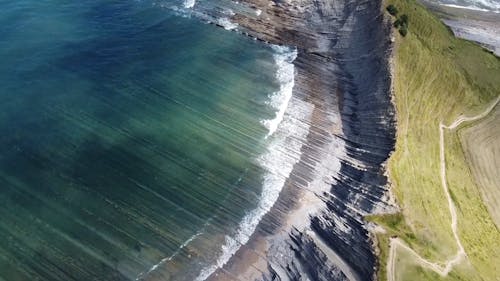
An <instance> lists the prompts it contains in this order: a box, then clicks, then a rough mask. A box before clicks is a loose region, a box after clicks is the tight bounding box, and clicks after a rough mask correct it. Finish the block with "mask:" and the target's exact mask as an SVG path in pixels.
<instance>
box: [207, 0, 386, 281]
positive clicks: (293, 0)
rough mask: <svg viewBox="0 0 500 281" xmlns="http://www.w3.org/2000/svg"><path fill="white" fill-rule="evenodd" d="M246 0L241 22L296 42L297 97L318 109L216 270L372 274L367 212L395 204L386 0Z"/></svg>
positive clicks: (264, 36)
mask: <svg viewBox="0 0 500 281" xmlns="http://www.w3.org/2000/svg"><path fill="white" fill-rule="evenodd" d="M242 2H243V5H244V6H243V7H245V8H242V9H240V10H235V12H236V14H234V15H232V19H231V20H232V21H233V22H236V23H238V25H239V28H238V29H239V31H241V32H242V33H245V34H248V35H249V36H252V37H255V38H257V39H259V40H263V41H267V42H270V43H273V44H280V45H291V46H296V47H297V49H298V57H297V59H296V61H295V66H296V71H297V74H296V84H295V85H296V86H295V88H294V99H297V100H299V101H300V102H304V103H307V104H308V105H309V106H311V107H312V108H313V113H312V117H311V119H310V120H299V121H302V122H310V130H309V135H308V136H307V143H305V144H304V145H303V146H302V149H301V159H300V161H299V162H298V163H297V164H296V165H295V167H294V170H293V172H292V173H291V175H290V176H289V178H288V180H287V182H286V184H285V187H284V188H283V190H282V192H281V194H280V198H279V199H278V202H277V203H276V204H275V205H274V207H273V209H272V210H271V212H269V213H268V214H267V215H266V216H265V218H264V219H263V220H262V221H261V223H260V225H259V227H258V231H257V232H256V233H254V235H253V237H252V239H251V240H250V242H249V243H248V244H247V245H246V246H243V247H242V248H241V249H240V250H239V251H238V253H237V254H236V255H235V256H234V257H233V258H232V260H231V262H229V263H228V264H227V265H226V266H225V267H224V268H223V269H221V270H219V271H218V272H216V274H213V275H212V277H211V279H213V280H226V279H240V280H250V279H255V280H374V279H376V275H375V274H376V267H377V257H376V255H375V251H374V246H373V241H372V238H371V235H370V232H369V230H368V227H367V223H366V222H365V220H364V219H363V216H365V215H367V214H374V213H382V212H391V211H393V210H394V208H395V207H394V205H393V204H392V203H391V200H390V196H389V190H388V186H387V178H386V176H385V175H384V172H385V169H384V163H385V161H386V160H387V158H388V156H389V154H390V153H391V151H392V150H393V148H394V142H395V124H394V122H395V120H394V109H393V107H392V103H391V90H390V85H391V81H390V71H389V62H388V59H389V56H390V51H391V42H390V28H391V27H390V23H389V22H387V21H386V19H385V18H384V15H383V12H382V9H381V7H380V5H381V1H374V0H333V1H327V0H290V1H274V2H269V1H263V0H244V1H242ZM221 5H222V4H221ZM221 10H222V8H221ZM336 165H337V166H338V167H333V166H336ZM318 178H319V180H318ZM324 186H327V188H324ZM304 198H305V199H304ZM308 198H309V199H308ZM304 200H306V201H308V202H304ZM311 202H313V203H311ZM304 206H305V207H304ZM310 206H314V207H313V208H311V207H310ZM304 209H306V210H305V211H304ZM301 216H302V217H303V219H302V220H301V219H300V217H301ZM297 218H299V219H297Z"/></svg>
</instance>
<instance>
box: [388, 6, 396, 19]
mask: <svg viewBox="0 0 500 281" xmlns="http://www.w3.org/2000/svg"><path fill="white" fill-rule="evenodd" d="M387 11H388V12H389V14H391V15H393V16H397V14H398V8H396V6H394V5H392V4H391V5H389V6H387Z"/></svg>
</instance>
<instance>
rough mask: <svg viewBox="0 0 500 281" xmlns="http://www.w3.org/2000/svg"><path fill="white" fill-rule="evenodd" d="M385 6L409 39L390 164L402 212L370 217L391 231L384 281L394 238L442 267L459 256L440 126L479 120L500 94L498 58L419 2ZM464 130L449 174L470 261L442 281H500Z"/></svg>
mask: <svg viewBox="0 0 500 281" xmlns="http://www.w3.org/2000/svg"><path fill="white" fill-rule="evenodd" d="M385 4H386V5H389V4H393V5H395V6H396V7H397V8H398V10H399V15H402V14H406V15H408V18H409V27H408V34H407V35H406V37H401V36H400V35H399V34H397V33H396V32H395V33H394V34H395V36H396V49H395V57H394V102H395V106H396V110H397V116H398V133H397V134H398V135H397V142H396V151H395V152H394V154H393V155H392V156H391V158H390V160H389V163H388V171H389V174H390V179H391V182H392V185H393V192H394V193H395V195H396V198H397V200H398V203H399V205H400V206H401V208H402V214H399V215H390V216H383V217H371V218H369V219H370V220H373V221H376V222H378V223H379V224H381V225H383V226H385V228H386V229H387V233H386V234H380V235H379V237H378V238H379V246H380V250H381V264H380V270H379V275H380V279H382V280H385V278H386V268H385V264H386V260H385V258H386V257H387V251H388V241H387V238H388V237H390V236H398V237H400V238H402V239H403V240H404V241H405V242H406V243H407V244H408V245H410V246H411V247H412V248H413V249H414V250H415V251H416V252H417V253H418V254H419V255H420V256H422V257H424V258H426V259H428V260H429V261H432V262H440V261H443V262H444V261H446V260H447V259H449V258H451V257H452V256H453V255H454V254H455V253H456V252H457V244H456V241H455V239H454V237H453V233H452V230H451V227H450V222H451V216H450V212H449V209H448V204H447V201H446V197H445V193H444V191H443V187H442V185H441V180H440V172H439V171H440V158H439V123H440V122H441V121H442V122H443V123H444V124H446V125H449V124H450V123H451V122H453V121H454V120H455V119H456V118H457V117H458V116H459V115H461V114H465V115H468V116H472V115H475V114H477V113H479V112H481V111H483V110H484V109H485V108H486V107H487V106H488V105H489V104H490V103H491V102H492V101H493V100H494V99H495V98H496V97H497V96H498V95H500V59H499V58H497V57H495V56H494V55H492V54H491V53H490V52H487V51H485V50H484V49H482V48H481V47H479V46H477V45H476V44H474V43H471V42H467V41H464V40H461V39H457V38H454V37H453V35H452V33H451V31H450V30H449V29H448V28H447V27H445V26H444V25H443V24H442V23H441V22H440V21H439V19H438V18H436V17H435V16H434V15H432V14H431V13H430V12H429V11H427V10H426V9H425V8H424V7H423V6H421V5H420V4H417V3H416V2H415V1H414V0H387V1H386V3H385ZM481 121H482V120H479V121H477V122H481ZM470 125H471V124H464V125H463V126H470ZM460 130H461V128H457V129H456V130H452V131H451V130H446V131H445V155H446V165H447V169H446V173H447V179H448V187H449V189H450V194H451V197H452V199H453V201H454V203H455V205H456V207H457V213H458V232H459V236H460V239H461V241H462V243H463V246H464V248H465V251H466V253H467V257H468V258H467V260H466V261H464V262H462V263H461V264H460V265H459V266H457V267H455V268H454V270H453V271H452V272H451V273H450V274H449V275H448V276H447V277H446V278H442V279H443V280H500V276H499V274H500V273H499V272H498V271H499V270H498V269H497V265H498V264H500V253H499V251H500V250H499V249H500V244H499V243H500V242H499V241H500V232H499V230H498V228H497V227H496V226H495V224H494V222H493V220H492V218H491V216H490V214H489V213H488V209H487V208H486V206H485V204H484V202H483V200H482V198H481V191H480V189H479V188H478V185H477V184H476V182H475V180H474V177H473V175H472V173H471V170H470V167H469V166H468V164H467V161H466V157H465V154H464V152H463V149H462V144H461V142H460V138H459V134H458V131H460ZM400 252H402V250H401V251H400ZM396 267H397V274H396V276H397V279H398V280H439V278H440V277H439V276H438V275H436V274H435V273H433V272H430V271H429V270H425V269H423V268H421V267H419V266H418V265H417V264H416V263H414V261H413V257H411V255H408V254H405V253H399V252H398V258H397V264H396Z"/></svg>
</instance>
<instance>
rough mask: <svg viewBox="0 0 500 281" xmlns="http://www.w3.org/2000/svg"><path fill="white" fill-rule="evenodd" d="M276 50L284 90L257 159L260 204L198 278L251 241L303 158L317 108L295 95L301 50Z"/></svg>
mask: <svg viewBox="0 0 500 281" xmlns="http://www.w3.org/2000/svg"><path fill="white" fill-rule="evenodd" d="M273 49H274V50H275V51H276V54H275V56H274V59H275V62H276V64H277V66H278V70H277V73H276V79H277V80H278V81H279V82H280V90H279V91H277V92H275V93H273V94H272V95H271V96H270V102H269V105H271V106H272V107H273V108H275V109H276V110H277V113H276V117H275V118H273V119H271V120H264V121H263V124H265V125H266V127H267V128H268V129H269V132H268V135H267V137H269V136H271V135H272V136H273V137H272V139H270V143H269V145H268V147H267V150H266V152H265V153H264V154H263V155H261V156H260V157H259V158H258V159H257V164H258V165H259V166H260V167H261V168H263V169H264V171H265V172H264V175H263V178H262V192H261V195H260V199H259V203H258V206H257V207H256V208H255V209H254V210H252V211H250V212H249V213H247V214H246V215H245V216H244V217H243V219H242V221H241V222H240V224H239V226H238V229H237V231H236V234H235V235H233V236H226V237H225V244H224V245H223V246H222V253H221V255H220V256H219V258H218V259H217V261H216V262H215V264H213V265H211V266H209V267H206V268H204V269H203V270H202V271H201V272H200V274H199V275H198V277H197V278H196V279H195V280H196V281H203V280H205V279H207V278H208V277H209V276H210V275H211V274H212V273H214V272H215V271H216V270H217V269H218V268H221V267H223V266H224V265H225V264H226V263H227V262H228V261H229V259H230V258H231V257H232V256H233V255H234V254H235V253H236V251H238V249H239V248H240V246H241V245H244V244H246V243H247V242H248V240H249V239H250V236H251V235H252V234H253V233H254V232H255V230H256V228H257V225H258V224H259V222H260V221H261V219H262V218H263V217H264V215H265V214H266V213H267V212H269V211H270V210H271V208H272V206H273V205H274V203H275V202H276V201H277V200H278V197H279V194H280V192H281V190H282V188H283V186H284V184H285V181H286V179H287V178H288V176H289V175H290V173H291V172H292V169H293V166H294V165H295V164H296V163H297V162H298V161H299V159H300V150H301V147H302V144H303V143H304V142H305V138H306V137H307V134H308V132H309V122H307V121H306V122H305V121H304V120H309V119H310V117H311V115H312V110H313V109H312V107H311V106H310V105H309V104H307V103H305V102H302V101H300V100H298V99H293V98H292V90H293V86H294V66H293V61H294V60H295V58H296V56H297V51H296V50H293V49H290V48H288V47H279V46H273Z"/></svg>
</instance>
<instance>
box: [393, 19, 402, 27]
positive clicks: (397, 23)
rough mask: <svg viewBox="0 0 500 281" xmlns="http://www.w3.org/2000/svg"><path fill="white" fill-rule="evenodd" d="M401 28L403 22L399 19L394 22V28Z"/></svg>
mask: <svg viewBox="0 0 500 281" xmlns="http://www.w3.org/2000/svg"><path fill="white" fill-rule="evenodd" d="M400 26H401V20H400V19H397V20H396V21H395V22H394V27H395V28H398V27H400Z"/></svg>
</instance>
